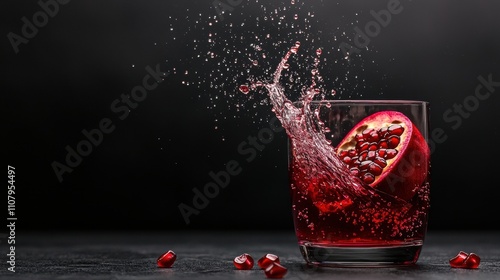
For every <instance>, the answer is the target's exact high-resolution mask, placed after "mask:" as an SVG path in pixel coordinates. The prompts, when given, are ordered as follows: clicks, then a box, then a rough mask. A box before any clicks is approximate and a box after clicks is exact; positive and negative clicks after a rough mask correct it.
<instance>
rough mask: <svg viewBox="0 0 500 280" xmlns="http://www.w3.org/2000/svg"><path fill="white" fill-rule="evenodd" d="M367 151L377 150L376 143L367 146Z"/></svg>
mask: <svg viewBox="0 0 500 280" xmlns="http://www.w3.org/2000/svg"><path fill="white" fill-rule="evenodd" d="M368 150H369V151H376V150H378V144H377V143H371V144H370V147H368Z"/></svg>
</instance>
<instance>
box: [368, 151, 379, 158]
mask: <svg viewBox="0 0 500 280" xmlns="http://www.w3.org/2000/svg"><path fill="white" fill-rule="evenodd" d="M376 155H377V153H376V152H375V151H369V152H368V154H367V155H366V158H367V159H369V160H374V159H375V156H376Z"/></svg>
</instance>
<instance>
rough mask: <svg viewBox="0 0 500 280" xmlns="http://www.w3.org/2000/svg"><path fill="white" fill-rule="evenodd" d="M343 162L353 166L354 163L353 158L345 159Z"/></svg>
mask: <svg viewBox="0 0 500 280" xmlns="http://www.w3.org/2000/svg"><path fill="white" fill-rule="evenodd" d="M342 160H343V161H344V162H345V163H346V164H351V162H352V158H351V157H344V158H343V159H342Z"/></svg>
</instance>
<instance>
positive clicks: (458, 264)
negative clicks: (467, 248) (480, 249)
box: [450, 251, 481, 268]
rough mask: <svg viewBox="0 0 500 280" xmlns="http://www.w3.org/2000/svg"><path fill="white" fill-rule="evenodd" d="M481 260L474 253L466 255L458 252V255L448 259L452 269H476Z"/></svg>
mask: <svg viewBox="0 0 500 280" xmlns="http://www.w3.org/2000/svg"><path fill="white" fill-rule="evenodd" d="M480 262H481V258H479V256H478V255H476V254H474V253H470V254H467V253H466V252H464V251H460V252H459V253H458V255H456V256H455V257H453V258H451V259H450V265H451V267H454V268H478V267H479V263H480Z"/></svg>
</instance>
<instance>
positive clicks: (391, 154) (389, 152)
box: [379, 149, 398, 159]
mask: <svg viewBox="0 0 500 280" xmlns="http://www.w3.org/2000/svg"><path fill="white" fill-rule="evenodd" d="M379 151H380V150H379ZM385 152H386V154H385V158H386V159H391V158H394V157H395V156H396V155H397V154H398V150H395V149H387V150H385ZM379 154H380V153H379Z"/></svg>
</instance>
